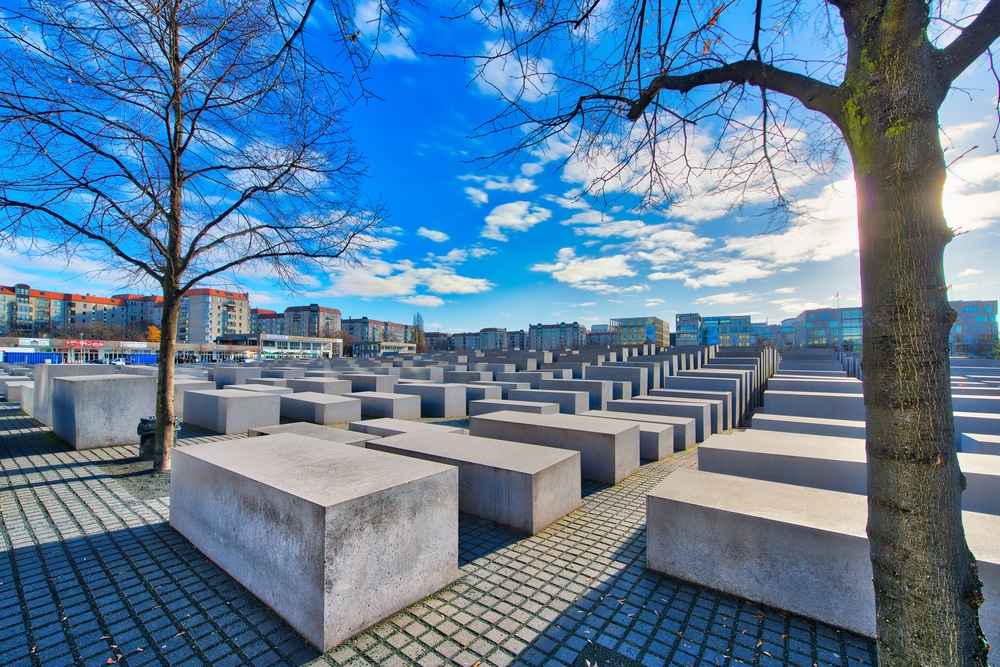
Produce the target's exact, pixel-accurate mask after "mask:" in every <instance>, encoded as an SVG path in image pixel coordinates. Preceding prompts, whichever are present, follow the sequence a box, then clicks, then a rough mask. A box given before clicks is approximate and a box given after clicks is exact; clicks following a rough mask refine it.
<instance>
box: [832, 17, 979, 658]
mask: <svg viewBox="0 0 1000 667" xmlns="http://www.w3.org/2000/svg"><path fill="white" fill-rule="evenodd" d="M859 5H867V3H859ZM878 9H884V8H880V7H879V6H877V5H875V4H874V3H872V5H871V6H859V7H852V8H851V11H845V12H844V15H845V27H846V29H847V32H848V36H849V45H850V46H849V49H848V53H849V56H848V69H847V76H846V79H845V84H844V86H843V87H842V90H844V91H846V92H847V94H846V95H845V97H844V100H845V103H844V107H843V112H842V113H843V115H842V117H841V119H840V124H841V129H842V130H843V132H844V137H845V140H846V142H847V145H848V147H849V149H850V151H851V156H852V159H853V163H854V176H855V181H856V184H857V192H858V228H859V233H860V250H861V278H862V280H861V284H862V297H863V311H862V312H863V317H864V342H863V363H862V368H863V370H864V396H865V409H866V412H867V443H866V448H867V458H868V536H869V543H870V548H871V557H872V571H873V576H874V586H875V609H876V629H877V633H878V657H879V664H880V665H882V667H892V666H894V665H900V666H903V665H906V666H912V665H983V666H985V665H986V657H987V654H988V646H987V644H986V642H985V638H984V636H983V634H982V631H981V629H980V626H979V618H978V608H979V605H980V604H981V602H982V594H981V584H980V582H979V578H978V575H977V569H976V562H975V559H974V557H973V555H972V553H971V552H970V551H969V548H968V546H967V543H966V540H965V533H964V530H963V528H962V513H961V493H962V489H963V487H964V478H963V477H962V473H961V471H960V470H959V467H958V457H957V447H956V439H955V427H954V418H953V415H952V401H951V378H950V375H951V370H950V364H949V359H948V334H949V331H950V330H951V325H952V323H953V321H954V317H955V313H954V312H953V311H952V310H951V308H950V307H949V305H948V298H947V289H946V284H945V277H944V266H943V264H944V248H945V246H946V245H947V244H948V242H949V241H950V240H951V238H952V237H953V233H952V231H951V229H949V227H948V225H947V223H946V222H945V219H944V214H943V211H942V193H943V187H944V181H945V162H944V154H943V151H942V149H941V145H940V140H939V137H938V117H937V112H938V108H939V107H940V104H941V101H942V100H943V97H944V91H943V90H942V87H941V85H940V83H939V82H938V81H937V80H936V79H935V77H934V69H933V67H931V66H930V62H931V59H932V54H933V48H932V47H931V45H930V43H929V42H928V41H927V39H926V15H923V16H920V15H896V16H892V15H890V13H889V12H888V11H886V13H885V14H884V15H883V14H877V13H876V10H878ZM873 16H877V17H878V18H877V20H872V17H873ZM945 89H946V88H945Z"/></svg>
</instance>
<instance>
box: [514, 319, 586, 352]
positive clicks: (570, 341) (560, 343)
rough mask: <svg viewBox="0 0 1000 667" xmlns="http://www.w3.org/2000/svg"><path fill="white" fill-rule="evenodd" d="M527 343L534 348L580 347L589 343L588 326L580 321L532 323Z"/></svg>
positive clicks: (560, 348)
mask: <svg viewBox="0 0 1000 667" xmlns="http://www.w3.org/2000/svg"><path fill="white" fill-rule="evenodd" d="M527 343H528V347H529V348H531V349H533V350H565V349H578V348H580V347H582V346H584V345H586V343H587V327H585V326H583V325H582V324H580V323H578V322H560V323H559V324H541V323H539V324H532V325H531V326H530V327H529V328H528V339H527Z"/></svg>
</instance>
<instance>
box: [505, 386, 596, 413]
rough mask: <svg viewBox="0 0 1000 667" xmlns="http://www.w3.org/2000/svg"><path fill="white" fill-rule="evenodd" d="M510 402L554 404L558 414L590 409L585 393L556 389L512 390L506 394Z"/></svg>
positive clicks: (588, 396)
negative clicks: (557, 408) (556, 406)
mask: <svg viewBox="0 0 1000 667" xmlns="http://www.w3.org/2000/svg"><path fill="white" fill-rule="evenodd" d="M507 395H508V396H509V397H510V400H512V401H538V402H539V403H555V404H557V405H558V406H559V412H561V413H563V414H565V415H575V414H578V413H580V412H586V411H587V410H589V409H590V395H589V394H588V393H587V392H585V391H560V390H557V389H513V390H511V391H509V392H508V393H507Z"/></svg>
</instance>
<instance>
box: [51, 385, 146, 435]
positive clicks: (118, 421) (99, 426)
mask: <svg viewBox="0 0 1000 667" xmlns="http://www.w3.org/2000/svg"><path fill="white" fill-rule="evenodd" d="M155 411H156V378H154V377H150V376H146V375H124V374H114V375H82V376H77V377H57V378H53V380H52V431H53V432H54V433H55V434H56V435H58V436H59V437H60V438H62V439H63V440H65V441H66V442H67V443H68V444H69V446H70V447H72V448H73V449H93V448H95V447H116V446H119V445H130V444H133V443H138V442H139V436H138V435H137V434H136V431H135V428H136V426H138V424H139V420H140V419H141V418H143V417H145V416H147V415H150V414H153V413H154V412H155Z"/></svg>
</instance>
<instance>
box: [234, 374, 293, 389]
mask: <svg viewBox="0 0 1000 667" xmlns="http://www.w3.org/2000/svg"><path fill="white" fill-rule="evenodd" d="M253 383H254V384H264V385H267V386H269V387H287V386H288V380H286V379H285V378H264V377H260V378H254V379H253ZM234 386H235V385H234ZM223 389H225V387H223Z"/></svg>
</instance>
